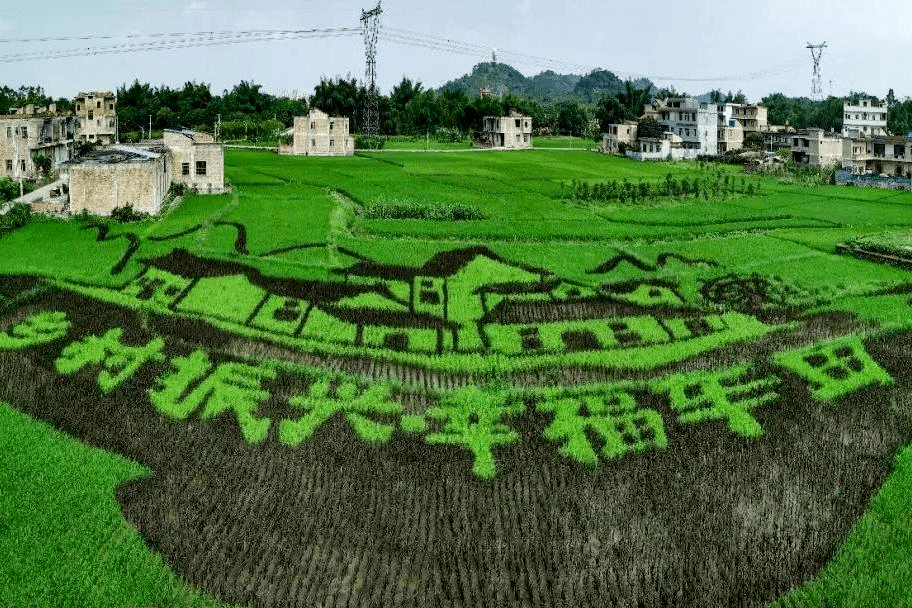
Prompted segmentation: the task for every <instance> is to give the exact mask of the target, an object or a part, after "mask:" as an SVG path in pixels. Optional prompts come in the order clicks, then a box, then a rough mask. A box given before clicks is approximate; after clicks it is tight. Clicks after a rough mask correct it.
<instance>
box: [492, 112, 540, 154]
mask: <svg viewBox="0 0 912 608" xmlns="http://www.w3.org/2000/svg"><path fill="white" fill-rule="evenodd" d="M482 127H483V128H482V131H483V133H484V135H485V136H486V137H487V138H488V141H489V142H491V143H492V144H493V147H495V148H506V149H521V148H531V147H532V118H531V117H529V116H523V115H521V114H512V115H510V116H485V117H484V120H483V121H482Z"/></svg>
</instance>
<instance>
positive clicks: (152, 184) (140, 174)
mask: <svg viewBox="0 0 912 608" xmlns="http://www.w3.org/2000/svg"><path fill="white" fill-rule="evenodd" d="M68 174H69V190H70V203H69V210H70V212H71V213H79V212H81V211H88V212H89V213H93V214H97V215H110V214H111V211H112V210H113V209H114V208H115V207H124V206H126V205H128V204H129V205H132V207H133V209H134V210H136V211H142V212H144V213H149V214H153V215H154V214H157V213H158V212H159V211H161V205H162V201H163V200H164V198H165V196H166V195H167V193H168V189H169V188H170V185H171V179H170V177H171V176H170V172H169V170H168V155H167V151H166V150H165V149H164V146H160V147H157V148H134V147H129V146H118V145H115V146H110V147H106V148H100V149H98V150H93V151H91V152H89V153H87V154H85V155H83V156H82V157H81V158H79V159H78V160H77V161H73V162H71V163H70V164H69V166H68Z"/></svg>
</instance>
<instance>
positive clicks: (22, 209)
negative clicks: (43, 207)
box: [0, 203, 32, 237]
mask: <svg viewBox="0 0 912 608" xmlns="http://www.w3.org/2000/svg"><path fill="white" fill-rule="evenodd" d="M31 218H32V210H31V208H30V207H29V206H28V205H26V204H25V203H16V204H15V205H13V207H12V209H10V210H9V211H7V212H6V213H5V214H4V215H0V237H2V236H3V235H4V234H6V233H7V232H10V231H12V230H15V229H16V228H21V227H23V226H25V225H26V224H28V223H29V220H30V219H31Z"/></svg>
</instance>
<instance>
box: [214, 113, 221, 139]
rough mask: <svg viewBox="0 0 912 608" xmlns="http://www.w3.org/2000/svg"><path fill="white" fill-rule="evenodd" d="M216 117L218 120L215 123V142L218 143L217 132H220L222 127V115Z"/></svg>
mask: <svg viewBox="0 0 912 608" xmlns="http://www.w3.org/2000/svg"><path fill="white" fill-rule="evenodd" d="M216 116H217V117H218V119H217V120H216V121H215V141H218V140H219V131H220V130H221V127H222V115H221V114H217V115H216Z"/></svg>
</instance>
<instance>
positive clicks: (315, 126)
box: [310, 122, 317, 131]
mask: <svg viewBox="0 0 912 608" xmlns="http://www.w3.org/2000/svg"><path fill="white" fill-rule="evenodd" d="M316 128H317V125H316V123H313V122H312V123H310V130H311V131H313V130H314V129H316Z"/></svg>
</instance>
